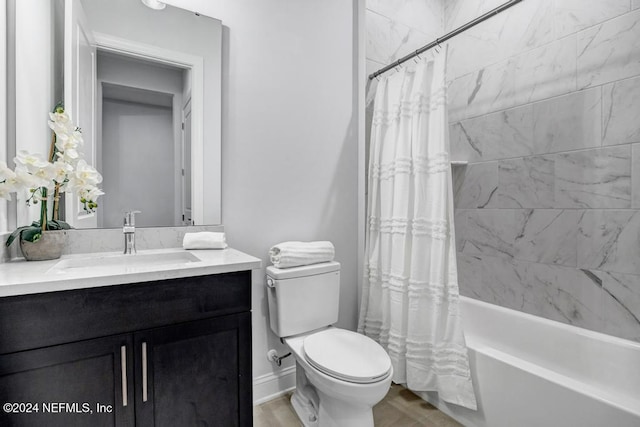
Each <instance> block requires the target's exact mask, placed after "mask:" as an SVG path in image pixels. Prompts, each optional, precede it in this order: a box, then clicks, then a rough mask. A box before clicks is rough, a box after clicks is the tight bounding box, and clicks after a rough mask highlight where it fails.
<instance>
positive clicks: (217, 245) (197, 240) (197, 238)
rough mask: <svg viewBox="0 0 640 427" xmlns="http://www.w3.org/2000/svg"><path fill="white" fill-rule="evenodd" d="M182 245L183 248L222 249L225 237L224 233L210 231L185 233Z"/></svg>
mask: <svg viewBox="0 0 640 427" xmlns="http://www.w3.org/2000/svg"><path fill="white" fill-rule="evenodd" d="M182 247H183V248H184V249H224V248H226V247H227V238H226V237H225V235H224V233H214V232H212V231H200V232H198V233H185V234H184V239H183V240H182Z"/></svg>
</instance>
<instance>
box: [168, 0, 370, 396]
mask: <svg viewBox="0 0 640 427" xmlns="http://www.w3.org/2000/svg"><path fill="white" fill-rule="evenodd" d="M172 1H173V2H174V3H176V0H172ZM179 3H180V4H181V5H183V6H184V7H190V8H193V9H196V10H199V11H200V12H202V13H204V14H206V15H209V16H214V17H216V18H219V19H220V20H221V21H222V23H223V25H224V32H223V75H222V77H223V79H222V81H223V92H222V99H223V116H222V123H223V127H222V128H223V136H222V139H223V145H222V183H223V184H222V185H223V192H222V213H223V215H222V222H223V224H224V226H225V230H226V232H227V241H228V242H229V245H230V246H231V247H233V248H236V249H239V250H242V251H245V252H247V253H249V254H252V255H254V256H257V257H260V258H261V259H262V260H263V266H264V267H266V266H267V265H269V262H268V257H267V252H268V250H269V248H270V247H271V246H272V245H274V244H276V243H278V242H281V241H284V240H321V239H326V240H331V241H332V242H333V244H334V245H335V247H336V259H337V260H338V261H340V263H341V264H342V270H341V293H340V298H341V299H340V317H339V321H338V324H339V326H341V327H345V328H351V329H354V328H355V326H356V320H357V300H356V295H357V280H358V278H357V271H358V267H357V247H358V246H357V239H358V170H357V164H358V135H357V127H356V124H357V95H358V89H357V77H358V76H357V62H356V58H357V51H356V50H355V41H356V38H355V36H356V34H357V27H356V26H355V24H354V22H355V17H356V10H355V2H352V1H345V0H323V1H314V0H304V1H299V0H296V1H280V0H279V1H268V2H259V1H258V2H257V1H255V0H235V1H233V2H211V1H205V0H190V1H187V0H180V1H179ZM252 292H253V306H252V308H253V312H252V323H253V375H254V379H256V381H257V382H260V384H262V385H265V386H266V384H267V382H271V383H273V384H274V385H276V387H287V386H288V385H287V382H286V381H280V380H279V379H278V376H279V375H281V374H282V373H283V370H285V369H287V368H289V367H291V366H292V365H293V364H294V363H293V361H292V359H291V358H287V359H285V360H284V361H283V366H282V367H281V368H278V367H276V366H275V365H273V364H272V363H270V362H269V361H267V358H266V352H267V350H268V349H269V348H276V349H277V350H278V351H279V352H280V353H281V354H283V353H286V347H285V346H283V345H282V344H280V342H279V340H278V339H277V337H275V335H274V334H273V333H272V332H271V330H270V329H269V320H268V314H269V313H268V308H267V299H266V292H265V275H264V270H260V271H257V272H256V273H255V274H254V284H253V289H252ZM284 372H285V373H289V374H291V373H292V372H291V371H290V370H289V371H284ZM289 376H291V377H292V375H289ZM290 380H291V381H292V382H293V378H290ZM292 382H291V383H289V384H292ZM262 385H261V386H260V389H262ZM256 390H257V388H254V392H256V394H254V398H260V397H263V396H258V392H257V391H256ZM276 390H277V388H276Z"/></svg>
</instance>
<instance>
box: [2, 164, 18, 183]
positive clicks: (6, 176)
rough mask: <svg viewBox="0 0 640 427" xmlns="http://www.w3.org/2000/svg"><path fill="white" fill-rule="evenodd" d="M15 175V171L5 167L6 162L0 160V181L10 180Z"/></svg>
mask: <svg viewBox="0 0 640 427" xmlns="http://www.w3.org/2000/svg"><path fill="white" fill-rule="evenodd" d="M15 176H16V173H15V172H14V171H12V170H11V169H9V168H8V167H7V164H6V163H5V162H3V161H0V182H10V181H11V180H13V179H14V178H15Z"/></svg>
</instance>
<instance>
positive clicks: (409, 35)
mask: <svg viewBox="0 0 640 427" xmlns="http://www.w3.org/2000/svg"><path fill="white" fill-rule="evenodd" d="M443 3H444V1H443V0H393V1H389V0H366V8H367V9H366V36H367V44H366V59H367V70H366V71H367V74H371V73H373V72H374V71H376V70H378V69H380V68H382V67H384V66H386V65H388V64H390V63H391V62H393V61H394V60H397V59H399V58H401V57H403V56H405V55H407V54H409V53H411V52H412V51H415V50H416V49H418V48H419V47H422V46H423V45H425V44H427V43H429V42H430V41H432V40H434V39H435V38H436V37H438V36H440V35H441V34H442V31H443V25H444V12H443V10H444V6H443Z"/></svg>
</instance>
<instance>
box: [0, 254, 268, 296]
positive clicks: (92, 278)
mask: <svg viewBox="0 0 640 427" xmlns="http://www.w3.org/2000/svg"><path fill="white" fill-rule="evenodd" d="M175 252H189V253H190V254H192V255H194V256H195V257H196V258H197V259H198V261H195V262H183V263H171V262H169V263H167V264H161V265H121V264H117V263H108V262H105V263H104V264H105V265H101V266H96V267H90V268H89V267H82V268H71V269H68V270H64V269H60V268H59V267H56V264H58V263H59V262H65V263H69V262H74V263H75V264H78V263H80V264H81V263H82V259H95V258H100V257H103V258H101V259H108V258H110V257H119V256H122V253H121V252H102V253H93V254H76V255H64V256H62V258H60V259H57V260H52V261H22V260H20V261H11V262H7V263H2V264H0V297H8V296H16V295H27V294H37V293H43V292H55V291H66V290H71V289H84V288H94V287H99V286H111V285H122V284H126V283H138V282H150V281H156V280H165V279H176V278H180V277H191V276H204V275H209V274H220V273H230V272H234V271H243V270H252V269H256V268H260V266H261V265H262V262H261V261H260V259H258V258H255V257H253V256H251V255H247V254H245V253H243V252H240V251H237V250H235V249H231V248H227V249H215V250H191V251H185V250H183V249H181V248H173V249H158V250H145V251H138V255H144V256H153V255H154V254H158V255H159V257H162V256H163V255H164V254H169V253H175ZM127 256H131V257H135V256H136V255H127ZM71 260H73V261H71Z"/></svg>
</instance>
